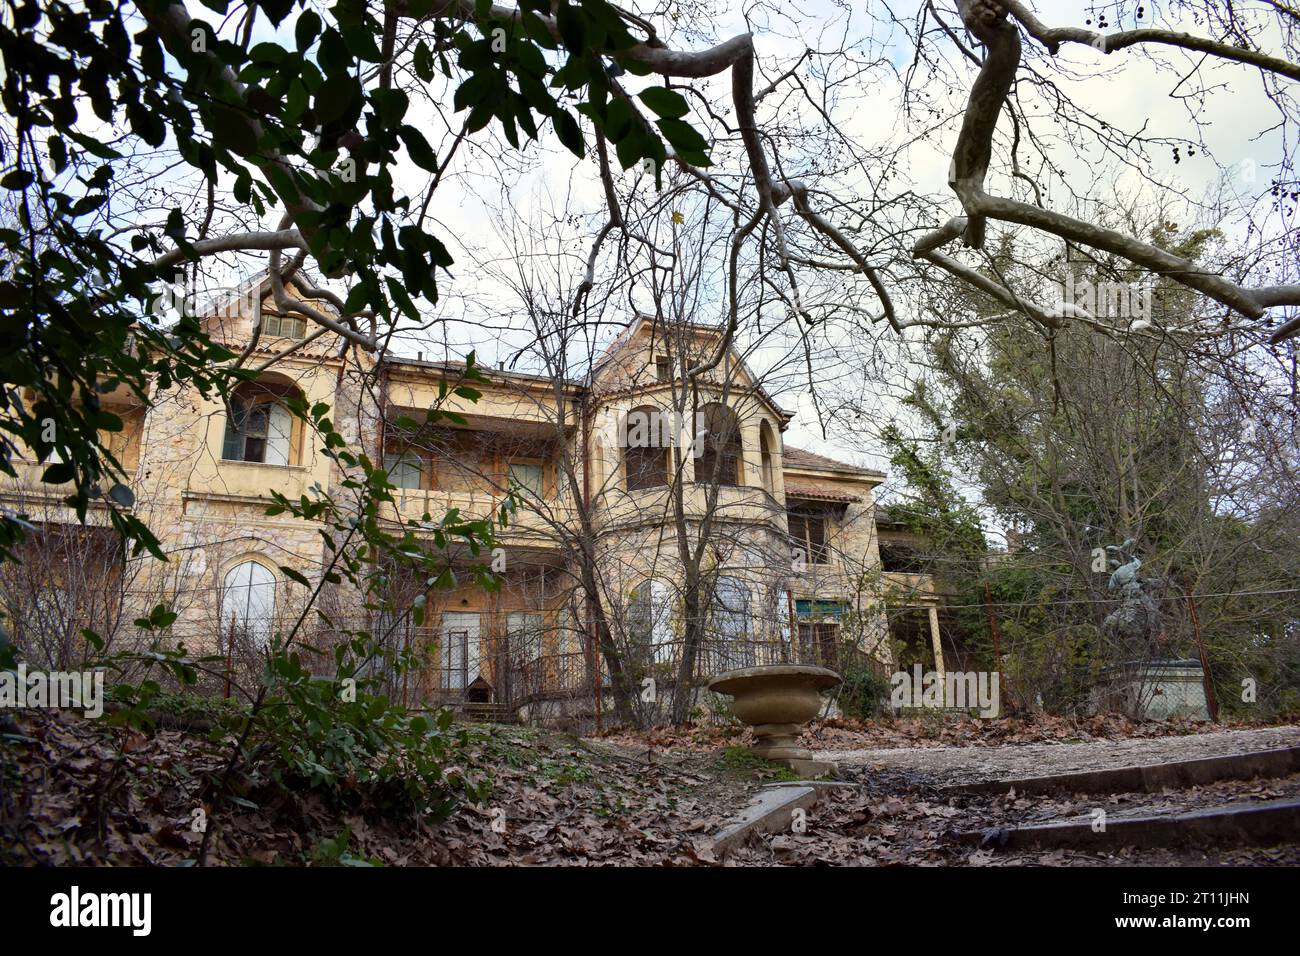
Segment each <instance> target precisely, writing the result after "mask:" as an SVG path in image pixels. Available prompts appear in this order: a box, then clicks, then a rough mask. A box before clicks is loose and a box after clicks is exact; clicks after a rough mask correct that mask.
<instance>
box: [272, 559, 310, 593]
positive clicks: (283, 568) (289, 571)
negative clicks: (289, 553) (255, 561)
mask: <svg viewBox="0 0 1300 956" xmlns="http://www.w3.org/2000/svg"><path fill="white" fill-rule="evenodd" d="M280 573H281V574H283V575H284V576H285V577H286V578H288V579H289V580H290V581H296V582H297V583H298V584H301V585H302V586H303V587H305V588H309V587H311V582H310V581H308V580H307V578H306V577H305V576H304V575H302V574H301V573H300V572H298V571H295V570H294V569H293V568H291V567H289V566H288V565H284V564H282V565H280Z"/></svg>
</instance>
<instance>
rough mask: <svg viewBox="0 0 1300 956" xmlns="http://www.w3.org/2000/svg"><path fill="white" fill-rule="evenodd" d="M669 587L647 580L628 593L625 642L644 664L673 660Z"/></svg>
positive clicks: (651, 579)
mask: <svg viewBox="0 0 1300 956" xmlns="http://www.w3.org/2000/svg"><path fill="white" fill-rule="evenodd" d="M672 615H673V599H672V588H671V587H670V586H669V585H668V584H665V583H664V582H663V581H658V580H656V579H654V578H646V579H645V580H644V581H642V582H641V583H640V584H638V585H637V586H636V587H634V588H633V589H632V591H631V595H630V599H629V601H628V613H627V623H628V627H627V630H628V639H629V640H628V643H629V645H630V649H631V650H632V651H633V653H634V654H636V653H637V652H640V653H641V654H642V655H644V656H643V657H642V659H643V660H645V661H646V662H647V663H655V664H661V663H665V662H671V661H672V660H673V659H674V658H673V647H674V641H673V621H672Z"/></svg>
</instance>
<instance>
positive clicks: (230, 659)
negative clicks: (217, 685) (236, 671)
mask: <svg viewBox="0 0 1300 956" xmlns="http://www.w3.org/2000/svg"><path fill="white" fill-rule="evenodd" d="M234 663H235V615H234V614H233V613H232V614H231V615H230V636H229V637H228V638H227V639H226V700H230V672H231V670H232V669H233V667H234Z"/></svg>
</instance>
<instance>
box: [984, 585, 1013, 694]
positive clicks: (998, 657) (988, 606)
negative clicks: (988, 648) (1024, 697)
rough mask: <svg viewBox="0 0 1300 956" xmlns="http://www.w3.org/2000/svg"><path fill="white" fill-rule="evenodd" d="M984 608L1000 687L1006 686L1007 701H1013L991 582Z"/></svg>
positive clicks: (986, 590) (985, 593) (986, 592)
mask: <svg viewBox="0 0 1300 956" xmlns="http://www.w3.org/2000/svg"><path fill="white" fill-rule="evenodd" d="M984 609H985V610H986V611H988V615H989V631H990V632H991V633H992V635H993V661H994V663H995V664H996V665H997V668H998V687H1001V688H1005V689H1006V692H1007V703H1010V702H1011V688H1010V687H1009V686H1008V685H1007V678H1006V675H1004V674H1003V673H1002V641H1001V639H1000V638H999V637H998V619H997V616H996V615H995V614H994V613H993V593H992V592H991V591H990V590H989V583H988V582H987V581H985V582H984Z"/></svg>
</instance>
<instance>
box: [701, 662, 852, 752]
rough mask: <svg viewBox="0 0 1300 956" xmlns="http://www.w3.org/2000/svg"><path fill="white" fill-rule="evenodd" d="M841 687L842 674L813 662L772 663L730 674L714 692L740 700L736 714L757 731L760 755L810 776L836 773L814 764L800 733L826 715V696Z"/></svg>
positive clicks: (722, 677)
mask: <svg viewBox="0 0 1300 956" xmlns="http://www.w3.org/2000/svg"><path fill="white" fill-rule="evenodd" d="M839 683H840V675H839V674H837V673H835V672H834V671H832V670H827V669H826V668H825V667H813V666H811V665H808V664H769V665H766V666H764V667H742V668H740V669H739V670H734V671H727V672H726V673H725V674H720V675H718V676H717V677H715V678H713V680H711V681H709V690H711V691H713V692H714V693H715V694H727V695H729V696H731V697H733V698H734V700H733V701H732V703H731V712H732V713H733V714H735V715H736V717H737V718H738V719H739V720H741V721H743V722H744V723H746V724H749V725H750V726H751V727H753V728H754V743H753V744H752V745H751V747H750V750H752V751H753V752H754V754H755V755H757V756H759V757H763V758H765V759H767V760H771V761H773V762H775V763H779V764H784V765H785V766H787V767H790V768H792V769H793V770H795V771H797V772H799V773H802V774H806V775H808V776H819V775H821V774H824V773H829V772H831V771H833V770H834V769H835V766H834V764H831V763H827V762H825V761H819V760H813V755H812V751H811V750H808V749H807V748H806V747H800V746H799V729H800V728H801V727H803V725H804V724H806V723H808V722H809V721H810V720H812V719H813V718H814V717H816V716H817V715H818V713H820V712H821V709H822V694H823V693H824V692H825V691H828V690H830V689H831V688H832V687H835V686H836V685H838V684H839Z"/></svg>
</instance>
